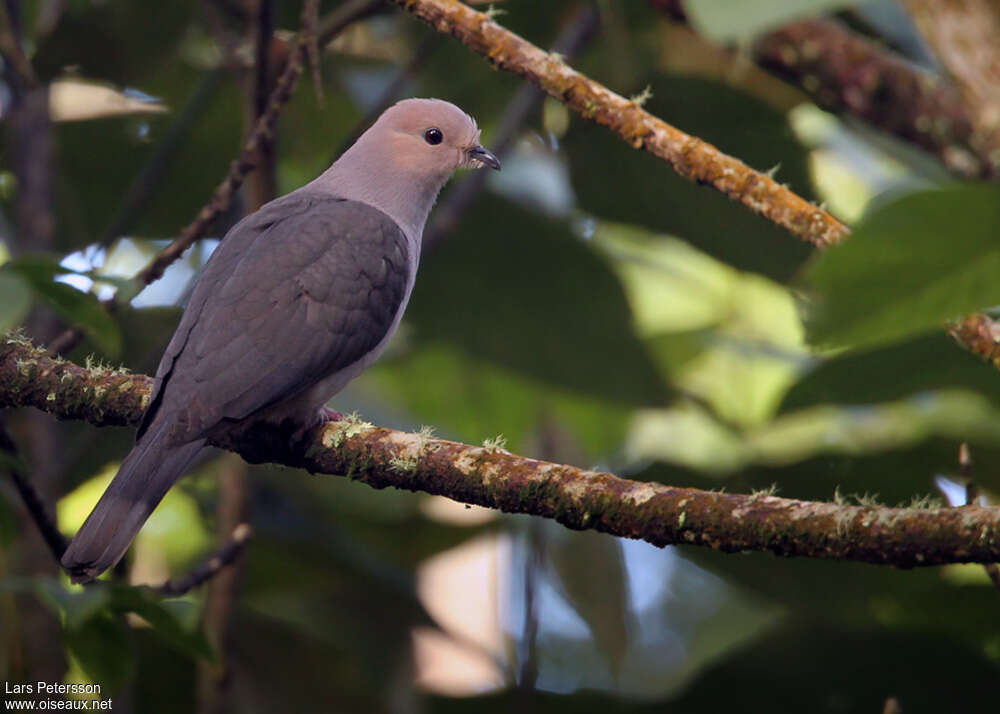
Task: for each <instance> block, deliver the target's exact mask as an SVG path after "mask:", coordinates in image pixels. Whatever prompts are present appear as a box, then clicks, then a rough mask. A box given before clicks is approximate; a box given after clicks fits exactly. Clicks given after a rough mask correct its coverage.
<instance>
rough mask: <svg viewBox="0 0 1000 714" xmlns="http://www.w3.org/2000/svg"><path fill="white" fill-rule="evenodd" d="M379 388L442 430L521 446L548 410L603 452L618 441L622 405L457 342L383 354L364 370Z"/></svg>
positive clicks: (591, 452)
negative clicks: (477, 354) (515, 369)
mask: <svg viewBox="0 0 1000 714" xmlns="http://www.w3.org/2000/svg"><path fill="white" fill-rule="evenodd" d="M363 379H365V380H366V381H367V382H368V383H370V384H374V385H376V386H377V387H378V389H379V391H380V393H382V394H385V395H386V396H387V397H391V398H392V399H393V400H394V401H395V402H396V403H397V404H401V405H403V406H405V407H406V409H407V410H408V411H409V413H410V414H412V416H413V419H415V420H417V423H424V424H430V425H432V426H434V427H436V428H437V429H438V430H439V431H440V432H441V433H442V434H444V435H446V436H447V437H448V438H456V439H459V440H461V441H466V442H471V443H474V444H475V443H482V441H483V440H484V439H492V438H494V437H496V436H497V435H498V434H503V435H504V437H505V438H506V440H507V445H508V446H507V448H509V449H511V450H512V451H522V450H523V446H524V444H525V440H526V438H527V437H528V436H529V435H530V434H531V433H532V432H533V430H534V429H535V427H536V426H537V421H538V418H539V415H541V414H542V413H544V412H545V411H546V410H548V411H550V412H551V413H552V414H553V416H555V417H557V418H558V419H559V420H560V423H562V424H563V425H564V426H566V427H567V428H568V429H569V430H570V431H571V432H572V433H573V435H574V436H575V437H576V438H577V439H578V441H579V443H580V444H581V445H583V447H584V449H585V451H586V453H587V456H588V457H589V458H592V459H596V458H601V457H603V456H605V455H606V454H608V453H610V452H611V451H613V450H614V449H616V448H617V447H618V446H619V445H620V444H621V441H622V437H623V436H624V433H625V429H626V416H627V414H628V410H627V409H625V408H624V407H623V406H622V405H621V404H620V403H618V402H606V401H602V400H599V399H595V398H593V397H592V396H591V395H588V394H577V393H574V392H570V391H567V390H564V389H558V388H555V387H553V386H552V385H551V384H547V383H545V382H540V381H538V380H535V379H530V378H526V377H524V376H522V375H519V374H516V373H512V372H511V371H510V370H507V369H503V368H499V367H496V366H494V365H493V364H490V363H489V362H485V361H482V360H479V359H475V358H474V357H471V356H469V355H467V354H465V353H464V352H463V351H461V349H460V348H459V347H458V346H457V345H444V344H438V345H433V344H428V345H426V346H423V347H421V348H419V349H417V350H413V351H410V352H408V353H407V354H406V355H405V356H404V357H400V358H397V359H395V360H391V361H390V360H385V359H383V360H382V361H380V362H379V363H378V364H377V365H375V366H373V367H372V368H371V369H370V370H369V371H368V372H367V373H366V375H365V376H364V378H363Z"/></svg>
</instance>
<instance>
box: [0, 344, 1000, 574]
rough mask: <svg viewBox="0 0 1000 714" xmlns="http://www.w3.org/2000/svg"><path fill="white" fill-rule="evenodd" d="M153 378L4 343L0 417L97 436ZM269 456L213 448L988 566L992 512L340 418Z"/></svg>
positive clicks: (886, 557) (484, 493) (490, 500)
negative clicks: (31, 416) (723, 480)
mask: <svg viewBox="0 0 1000 714" xmlns="http://www.w3.org/2000/svg"><path fill="white" fill-rule="evenodd" d="M151 384H152V380H151V379H150V378H149V377H147V376H145V375H140V374H132V373H129V372H127V371H124V370H111V369H107V368H102V367H89V368H88V367H81V366H79V365H76V364H73V363H72V362H67V361H64V360H59V359H54V358H52V357H51V356H50V355H49V354H48V353H46V352H45V351H43V350H40V349H38V348H36V347H34V346H33V345H31V344H30V343H28V342H26V341H24V340H21V339H18V338H16V337H10V336H8V337H6V338H4V339H3V342H2V343H0V407H17V406H32V407H36V408H38V409H43V410H44V411H47V412H49V413H51V414H53V415H55V416H57V417H59V418H61V419H83V420H86V421H88V422H90V423H91V424H94V425H96V426H103V425H109V424H119V425H120V424H135V423H137V422H138V421H139V418H140V416H141V415H142V411H143V408H144V406H145V404H146V401H147V400H148V395H149V389H150V386H151ZM275 443H281V444H283V446H282V447H280V448H278V447H276V448H274V449H273V450H272V451H270V452H268V451H267V450H266V449H265V448H263V447H262V443H261V441H259V440H256V439H253V438H251V436H250V435H249V434H248V433H243V434H233V435H231V436H229V437H226V438H225V439H221V440H218V441H216V442H215V444H216V445H217V446H220V447H222V448H226V449H229V450H232V451H236V452H237V453H240V454H242V455H244V457H246V458H249V459H251V460H253V461H259V460H261V459H267V460H271V461H275V462H278V463H283V464H286V465H289V466H296V467H301V468H305V469H307V470H309V471H312V472H317V473H325V474H332V475H344V476H347V477H349V478H351V479H354V480H357V481H361V482H363V483H366V484H368V485H369V486H372V487H373V488H385V487H387V486H393V487H395V488H401V489H406V490H409V491H423V492H425V493H431V494H437V495H442V496H447V497H449V498H452V499H455V500H457V501H463V502H465V503H472V504H477V505H481V506H486V507H489V508H496V509H499V510H502V511H506V512H508V513H526V514H530V515H535V516H541V517H544V518H551V519H554V520H556V521H558V522H560V523H562V524H563V525H566V526H568V527H570V528H575V529H584V528H590V529H594V530H598V531H601V532H604V533H610V534H612V535H617V536H623V537H627V538H637V539H641V540H645V541H647V542H649V543H652V544H654V545H657V546H665V545H674V544H690V545H700V546H706V547H709V548H714V549H715V550H719V551H723V552H727V553H734V552H741V551H766V552H770V553H774V554H775V555H781V556H804V557H812V558H822V559H833V560H853V561H861V562H866V563H874V564H881V565H892V566H897V567H914V566H922V565H940V564H944V563H965V562H976V563H990V562H994V561H1000V509H997V508H986V507H981V506H965V507H962V508H937V509H921V508H887V507H882V506H874V505H865V506H848V505H844V504H839V503H820V502H810V501H799V500H795V499H788V498H776V497H774V496H770V495H764V494H759V493H758V494H753V495H739V494H725V493H717V492H714V491H700V490H697V489H691V488H674V487H672V486H665V485H661V484H657V483H644V482H639V481H630V480H627V479H622V478H618V477H616V476H613V475H612V474H609V473H598V472H594V471H585V470H583V469H578V468H575V467H573V466H567V465H563V464H554V463H547V462H543V461H536V460H534V459H528V458H524V457H521V456H516V455H514V454H511V453H509V452H508V451H506V450H504V449H503V448H502V447H500V446H497V445H493V446H492V447H482V446H471V445H468V444H460V443H456V442H453V441H446V440H444V439H437V438H434V437H432V436H430V435H429V434H427V433H417V434H410V433H404V432H400V431H393V430H391V429H385V428H381V427H377V426H372V425H369V424H363V423H357V422H349V421H340V422H332V423H330V424H327V425H326V426H325V427H324V428H323V429H321V430H317V431H316V432H315V433H313V434H311V435H309V436H307V437H306V439H305V441H304V442H302V443H300V444H298V445H296V446H294V447H292V448H288V447H287V441H283V440H280V439H279V440H276V442H275Z"/></svg>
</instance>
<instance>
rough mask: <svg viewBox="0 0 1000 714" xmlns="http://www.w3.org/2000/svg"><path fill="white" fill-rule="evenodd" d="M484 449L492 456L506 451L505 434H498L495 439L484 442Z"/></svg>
mask: <svg viewBox="0 0 1000 714" xmlns="http://www.w3.org/2000/svg"><path fill="white" fill-rule="evenodd" d="M483 448H484V449H486V451H488V452H490V453H491V454H492V453H496V452H498V451H506V450H507V439H505V438H504V436H503V434H497V435H496V437H495V438H493V439H486V440H485V441H483Z"/></svg>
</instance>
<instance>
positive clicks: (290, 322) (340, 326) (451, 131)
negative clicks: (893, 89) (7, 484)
mask: <svg viewBox="0 0 1000 714" xmlns="http://www.w3.org/2000/svg"><path fill="white" fill-rule="evenodd" d="M482 166H489V167H490V168H493V169H496V170H499V169H500V162H499V161H498V160H497V158H496V156H494V155H493V154H491V153H490V152H489V151H487V150H486V149H484V148H483V147H482V146H480V144H479V130H478V128H477V127H476V122H475V121H474V120H473V119H472V118H471V117H470V116H469V115H467V114H466V113H465V112H463V111H462V110H461V109H459V108H458V107H456V106H455V105H454V104H450V103H448V102H445V101H441V100H438V99H407V100H404V101H401V102H399V103H398V104H396V105H394V106H392V107H391V108H389V109H388V110H386V111H385V112H384V113H383V114H382V116H380V117H379V119H378V120H377V121H376V122H375V124H374V125H372V127H371V128H370V129H368V131H366V132H365V133H364V134H362V136H361V137H360V138H359V139H358V140H357V142H356V143H355V144H354V145H353V146H351V148H349V149H348V150H347V151H346V152H344V154H343V155H342V156H341V157H340V158H339V159H337V161H336V162H334V164H333V165H332V166H330V168H328V169H327V170H326V171H325V172H323V173H322V174H321V175H320V176H319V177H318V178H316V179H315V180H314V181H312V182H311V183H309V184H307V185H305V186H303V187H302V188H300V189H298V190H296V191H293V192H291V193H289V194H288V195H286V196H282V197H281V198H278V199H276V200H274V201H271V202H270V203H268V204H266V205H264V206H263V207H261V209H260V210H258V211H257V212H255V213H253V214H251V215H249V216H247V217H246V218H244V219H243V220H242V221H240V222H239V223H237V224H236V225H235V226H234V227H233V229H232V230H230V231H229V233H228V234H227V235H226V236H225V238H224V239H223V240H222V243H221V244H220V245H219V247H218V248H217V249H216V250H215V252H214V253H213V254H212V257H211V259H210V260H209V261H208V263H207V265H206V266H205V269H204V271H203V272H202V274H201V276H200V277H199V279H198V283H197V285H196V286H195V288H194V291H193V293H192V295H191V299H190V301H189V302H188V306H187V308H186V310H185V311H184V315H183V317H182V318H181V321H180V325H179V326H178V327H177V331H176V332H175V333H174V336H173V338H172V339H171V340H170V344H169V345H168V346H167V350H166V352H165V353H164V355H163V358H162V360H161V361H160V366H159V368H158V369H157V370H156V381H155V383H154V385H153V391H152V393H151V394H150V399H149V406H148V407H147V409H146V412H145V414H144V415H143V418H142V422H141V423H140V426H139V430H138V433H137V435H136V442H135V446H134V447H133V448H132V451H131V453H129V455H128V456H127V457H126V458H125V461H124V462H123V463H122V466H121V468H120V469H119V471H118V475H117V476H115V478H114V480H113V481H112V482H111V485H110V486H108V489H107V490H106V491H105V492H104V495H103V496H102V497H101V500H100V501H99V502H98V504H97V506H96V507H95V508H94V510H93V512H92V513H91V514H90V516H89V517H88V518H87V520H86V522H85V523H84V524H83V526H82V527H81V528H80V530H79V532H78V533H77V534H76V537H75V538H73V541H72V542H71V543H70V544H69V548H68V549H67V550H66V553H65V555H63V558H62V565H63V567H64V568H65V569H66V570H67V571H68V572H69V573H70V574H71V576H72V577H73V580H74V581H75V582H85V581H88V580H92V579H93V578H95V577H97V576H98V575H100V574H101V573H102V572H104V571H105V570H107V569H108V568H110V567H111V566H112V565H114V564H115V563H117V562H118V560H119V559H121V557H122V556H123V555H124V554H125V551H126V550H127V549H128V547H129V545H130V544H131V542H132V540H133V539H134V538H135V535H136V533H138V532H139V529H140V528H141V527H142V525H143V523H145V521H146V519H147V518H148V517H149V515H150V513H152V512H153V509H154V508H156V505H157V504H158V503H159V502H160V500H161V499H162V498H163V496H164V495H165V494H166V492H167V491H168V490H169V489H170V487H171V486H173V484H174V483H175V482H176V481H177V479H178V478H180V477H181V476H182V475H183V473H184V471H185V469H186V468H187V467H188V465H189V464H190V463H191V461H192V460H193V459H194V458H195V456H197V454H198V452H200V451H201V450H202V449H203V448H204V447H205V445H206V443H207V441H208V440H209V439H211V438H212V437H213V436H214V435H217V434H220V433H223V432H225V431H226V430H229V429H233V428H234V427H237V426H241V425H245V424H246V423H248V422H258V421H266V422H272V423H287V422H288V420H289V419H291V420H293V423H295V424H298V425H301V427H302V430H305V429H308V428H309V427H311V426H313V425H315V424H317V423H319V421H320V420H321V419H323V418H324V414H325V412H324V409H323V408H322V407H323V405H324V404H326V402H327V401H328V400H329V399H330V398H331V397H333V396H334V395H335V394H337V393H338V392H339V391H340V390H341V389H343V388H344V386H345V385H346V384H347V383H348V382H350V381H351V380H352V379H354V378H355V377H356V376H358V374H360V373H361V371H362V370H364V369H365V368H366V367H368V366H369V365H370V364H372V362H374V361H375V359H376V358H377V357H378V356H379V355H380V354H381V353H382V351H383V350H384V349H385V347H386V344H387V343H388V342H389V339H390V338H391V337H392V335H393V333H394V332H395V331H396V327H397V326H398V325H399V320H400V318H401V317H402V314H403V310H404V309H405V308H406V303H407V301H408V300H409V297H410V291H411V290H412V289H413V282H414V279H415V277H416V273H417V263H418V261H419V258H420V239H421V235H422V233H423V229H424V224H425V223H426V221H427V216H428V214H429V213H430V211H431V207H432V206H433V205H434V201H435V200H436V198H437V195H438V192H439V191H440V190H441V188H442V187H443V186H444V184H445V183H446V182H447V181H448V179H449V178H450V177H451V174H452V173H453V172H454V171H455V169H457V168H459V167H469V168H480V167H482Z"/></svg>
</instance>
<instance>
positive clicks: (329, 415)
mask: <svg viewBox="0 0 1000 714" xmlns="http://www.w3.org/2000/svg"><path fill="white" fill-rule="evenodd" d="M345 419H347V416H346V415H344V414H341V413H340V412H335V411H333V409H331V408H330V407H320V410H319V420H320V424H326V423H328V422H331V421H344V420H345Z"/></svg>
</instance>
